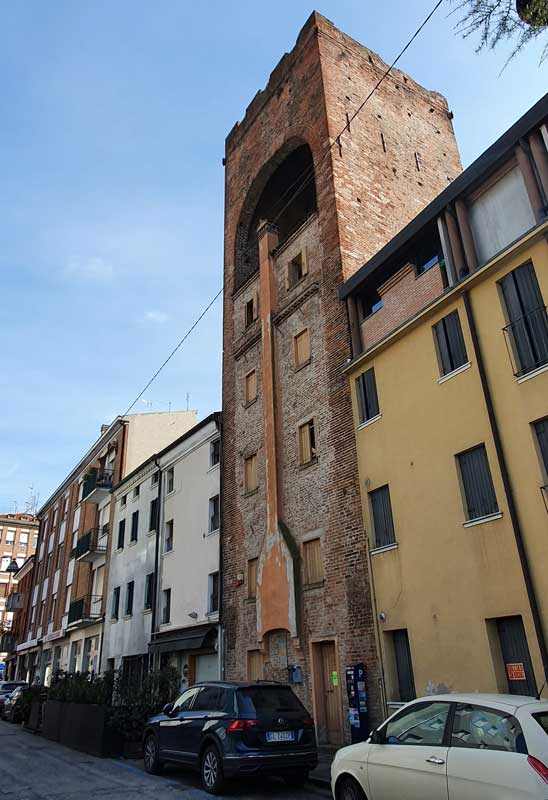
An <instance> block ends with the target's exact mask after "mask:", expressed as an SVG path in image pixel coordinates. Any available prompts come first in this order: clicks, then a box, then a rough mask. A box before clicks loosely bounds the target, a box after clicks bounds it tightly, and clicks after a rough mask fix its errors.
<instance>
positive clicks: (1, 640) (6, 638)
mask: <svg viewBox="0 0 548 800" xmlns="http://www.w3.org/2000/svg"><path fill="white" fill-rule="evenodd" d="M14 650H15V636H14V634H13V633H10V631H2V633H1V634H0V653H12V652H13V651H14Z"/></svg>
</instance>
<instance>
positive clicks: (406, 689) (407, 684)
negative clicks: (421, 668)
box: [388, 628, 417, 703]
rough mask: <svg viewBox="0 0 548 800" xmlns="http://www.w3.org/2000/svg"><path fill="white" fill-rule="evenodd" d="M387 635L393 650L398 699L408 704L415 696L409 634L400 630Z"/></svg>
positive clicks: (405, 630)
mask: <svg viewBox="0 0 548 800" xmlns="http://www.w3.org/2000/svg"><path fill="white" fill-rule="evenodd" d="M388 635H389V636H391V638H392V645H393V648H394V661H395V664H396V674H397V676H398V689H399V699H400V701H401V702H402V703H408V702H409V701H410V700H414V699H415V697H416V696H417V694H416V691H415V678H414V676H413V662H412V660H411V648H410V647H409V634H408V632H407V628H401V629H400V630H396V631H390V632H389V634H388Z"/></svg>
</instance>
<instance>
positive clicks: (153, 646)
mask: <svg viewBox="0 0 548 800" xmlns="http://www.w3.org/2000/svg"><path fill="white" fill-rule="evenodd" d="M216 638H217V626H216V625H205V626H202V627H200V628H190V629H187V630H185V629H183V630H181V631H180V632H179V633H177V634H174V633H173V632H171V631H170V633H169V636H165V637H162V635H161V634H160V636H158V637H156V638H155V639H153V640H152V641H151V642H149V643H148V649H149V650H150V652H151V653H173V652H176V651H178V650H202V649H204V648H206V647H211V646H212V645H213V643H214V641H215V639H216Z"/></svg>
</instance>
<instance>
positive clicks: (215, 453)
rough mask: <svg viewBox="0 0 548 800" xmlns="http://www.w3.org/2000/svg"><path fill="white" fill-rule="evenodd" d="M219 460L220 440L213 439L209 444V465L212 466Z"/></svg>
mask: <svg viewBox="0 0 548 800" xmlns="http://www.w3.org/2000/svg"><path fill="white" fill-rule="evenodd" d="M220 460H221V440H220V439H215V441H214V442H211V444H210V446H209V466H210V467H214V466H215V465H216V464H218V463H219V461H220Z"/></svg>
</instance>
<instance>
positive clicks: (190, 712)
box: [144, 681, 318, 794]
mask: <svg viewBox="0 0 548 800" xmlns="http://www.w3.org/2000/svg"><path fill="white" fill-rule="evenodd" d="M144 754H145V769H146V771H147V772H150V773H152V774H157V773H158V772H160V771H161V769H162V767H163V765H164V763H165V762H166V761H173V762H177V763H179V764H184V765H185V766H188V767H192V768H194V769H199V770H200V773H201V776H202V784H203V786H204V789H205V790H206V791H207V792H209V793H210V794H218V793H219V792H220V791H221V788H222V786H223V783H224V780H225V778H231V777H236V776H240V777H243V776H245V775H253V774H257V773H262V774H270V775H280V776H281V777H283V778H284V779H285V780H286V781H287V782H288V783H290V784H291V785H293V786H299V785H302V784H303V783H304V782H305V780H306V778H307V777H308V773H309V771H310V770H311V769H314V767H315V766H316V764H317V763H318V752H317V748H316V735H315V731H314V721H313V720H312V718H311V717H310V714H309V713H308V711H307V710H306V708H305V707H304V706H303V704H302V703H301V701H300V700H299V699H298V697H297V696H296V695H295V694H294V693H293V691H292V689H291V687H290V686H285V685H284V684H279V683H268V682H262V681H261V682H257V683H221V682H219V683H217V682H215V683H199V684H197V685H196V686H193V687H192V688H190V689H187V690H186V691H185V692H183V694H182V695H181V696H180V697H178V698H177V700H176V701H175V702H174V703H168V705H167V706H165V708H164V709H163V711H162V713H161V714H158V715H157V716H155V717H152V719H150V720H149V721H148V723H147V725H146V729H145V733H144Z"/></svg>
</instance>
